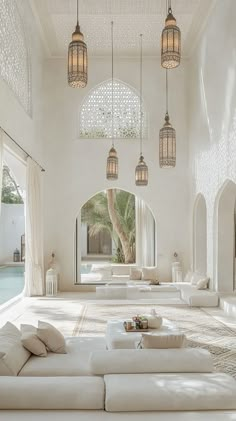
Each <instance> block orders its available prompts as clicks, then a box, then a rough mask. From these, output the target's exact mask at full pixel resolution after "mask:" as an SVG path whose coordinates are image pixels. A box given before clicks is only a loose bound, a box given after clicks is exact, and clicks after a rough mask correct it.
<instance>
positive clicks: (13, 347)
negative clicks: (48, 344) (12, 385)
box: [0, 322, 31, 376]
mask: <svg viewBox="0 0 236 421" xmlns="http://www.w3.org/2000/svg"><path fill="white" fill-rule="evenodd" d="M30 356H31V353H30V352H29V351H28V350H27V349H25V348H24V347H23V345H22V343H21V332H20V330H19V329H17V327H16V326H14V325H13V324H12V323H10V322H7V323H6V324H5V325H4V326H3V327H2V328H1V329H0V376H17V374H18V373H19V371H20V370H21V368H22V367H23V366H24V364H25V363H26V362H27V360H28V359H29V357H30Z"/></svg>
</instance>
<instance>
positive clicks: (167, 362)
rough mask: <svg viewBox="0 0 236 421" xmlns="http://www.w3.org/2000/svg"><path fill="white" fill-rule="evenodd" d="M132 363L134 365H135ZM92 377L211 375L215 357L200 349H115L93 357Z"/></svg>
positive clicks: (95, 353) (92, 354) (98, 352)
mask: <svg viewBox="0 0 236 421" xmlns="http://www.w3.org/2000/svg"><path fill="white" fill-rule="evenodd" d="M131 361H132V363H131ZM89 364H90V371H91V373H92V374H99V375H101V374H102V375H103V374H116V373H119V374H122V373H181V372H182V373H187V372H190V373H194V372H196V373H198V372H201V373H204V372H206V373H210V372H212V371H213V370H214V366H213V360H212V357H211V354H210V353H209V352H208V351H206V350H204V349H200V348H183V349H115V350H111V351H106V352H104V351H94V352H92V353H91V355H90V362H89Z"/></svg>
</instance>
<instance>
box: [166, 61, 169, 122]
mask: <svg viewBox="0 0 236 421" xmlns="http://www.w3.org/2000/svg"><path fill="white" fill-rule="evenodd" d="M168 108H169V105H168V69H166V114H168Z"/></svg>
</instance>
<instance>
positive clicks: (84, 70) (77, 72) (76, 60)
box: [68, 0, 88, 88]
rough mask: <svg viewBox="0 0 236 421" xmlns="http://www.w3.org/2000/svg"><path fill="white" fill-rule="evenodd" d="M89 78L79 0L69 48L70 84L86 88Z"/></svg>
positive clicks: (73, 86) (74, 86)
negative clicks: (80, 23) (80, 22)
mask: <svg viewBox="0 0 236 421" xmlns="http://www.w3.org/2000/svg"><path fill="white" fill-rule="evenodd" d="M87 80H88V56H87V45H86V44H85V42H84V36H83V34H82V32H81V31H80V26H79V0H77V24H76V28H75V32H73V34H72V41H71V42H70V44H69V49H68V84H69V86H71V87H72V88H84V87H85V86H86V85H87Z"/></svg>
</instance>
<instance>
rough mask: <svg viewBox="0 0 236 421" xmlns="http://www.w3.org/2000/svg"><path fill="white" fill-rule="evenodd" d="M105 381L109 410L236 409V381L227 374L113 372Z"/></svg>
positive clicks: (107, 409)
mask: <svg viewBox="0 0 236 421" xmlns="http://www.w3.org/2000/svg"><path fill="white" fill-rule="evenodd" d="M104 380H105V385H106V400H105V409H106V411H108V412H122V411H123V412H129V411H132V412H133V411H201V410H223V409H225V410H226V409H236V381H235V380H234V379H233V378H232V377H231V376H229V375H227V374H224V373H210V374H208V373H207V374H206V373H204V374H202V373H197V374H194V373H186V374H181V373H180V374H110V375H107V376H105V377H104ZM157 419H158V417H157Z"/></svg>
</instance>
